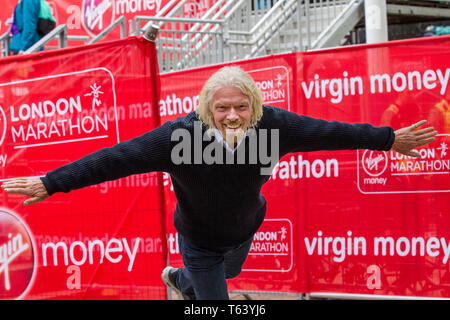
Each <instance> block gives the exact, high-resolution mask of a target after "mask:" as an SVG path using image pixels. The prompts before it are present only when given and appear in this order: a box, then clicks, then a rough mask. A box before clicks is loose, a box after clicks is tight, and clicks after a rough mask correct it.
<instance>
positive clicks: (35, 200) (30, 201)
mask: <svg viewBox="0 0 450 320" xmlns="http://www.w3.org/2000/svg"><path fill="white" fill-rule="evenodd" d="M42 200H43V199H42V198H39V197H34V198H30V199H27V200H25V201H24V202H23V205H24V206H29V205H32V204H35V203H38V202H40V201H42Z"/></svg>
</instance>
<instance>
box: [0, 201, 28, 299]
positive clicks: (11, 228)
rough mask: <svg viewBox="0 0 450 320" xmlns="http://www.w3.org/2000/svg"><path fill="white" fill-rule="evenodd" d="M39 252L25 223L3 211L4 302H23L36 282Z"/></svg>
mask: <svg viewBox="0 0 450 320" xmlns="http://www.w3.org/2000/svg"><path fill="white" fill-rule="evenodd" d="M35 257H36V251H35V250H34V246H33V241H32V238H31V236H30V232H29V231H28V228H27V226H26V225H25V223H24V222H23V221H22V220H21V219H20V218H19V217H18V216H17V215H15V214H13V213H11V212H9V211H7V210H5V209H0V299H20V298H22V297H23V296H24V295H25V294H26V293H27V291H28V289H29V288H30V287H31V284H32V282H33V278H34V273H35V266H36V263H35V262H36V261H35Z"/></svg>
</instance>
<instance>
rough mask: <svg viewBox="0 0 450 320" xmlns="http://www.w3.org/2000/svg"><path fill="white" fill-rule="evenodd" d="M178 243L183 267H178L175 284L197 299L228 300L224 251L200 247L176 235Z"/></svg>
mask: <svg viewBox="0 0 450 320" xmlns="http://www.w3.org/2000/svg"><path fill="white" fill-rule="evenodd" d="M178 244H179V248H180V253H181V256H182V258H183V263H184V266H185V268H184V269H180V271H179V272H178V276H177V286H178V287H179V288H180V290H181V292H183V293H184V294H186V295H192V293H194V294H195V297H196V299H199V300H228V299H229V297H228V287H227V283H226V281H225V264H224V260H225V259H224V253H225V252H221V251H220V250H219V251H218V252H215V251H212V250H208V249H204V248H200V247H198V246H196V245H194V244H193V243H190V242H189V241H186V239H185V238H184V237H183V236H181V235H178Z"/></svg>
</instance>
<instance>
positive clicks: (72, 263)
mask: <svg viewBox="0 0 450 320" xmlns="http://www.w3.org/2000/svg"><path fill="white" fill-rule="evenodd" d="M150 46H151V44H150V43H149V42H148V41H146V40H144V39H143V38H136V37H131V38H127V39H125V40H119V41H115V42H107V43H103V44H98V45H93V46H85V47H79V48H76V49H64V50H58V51H51V52H44V53H39V54H33V55H27V56H21V57H10V58H4V59H2V60H1V61H0V70H1V84H0V107H1V108H0V111H1V125H2V128H1V130H0V131H1V146H2V152H1V158H2V159H3V160H2V164H1V167H2V171H1V180H2V181H4V180H6V179H9V178H13V177H20V176H40V175H43V174H45V172H47V171H49V170H52V169H55V168H57V167H59V166H61V165H64V164H66V163H68V162H71V161H74V160H76V159H78V158H80V157H82V156H84V155H86V154H88V153H91V152H94V151H96V150H98V149H100V148H104V147H109V146H112V145H114V144H116V143H118V142H120V141H124V140H127V139H131V138H133V137H135V136H138V135H140V134H143V133H145V132H147V131H148V130H151V129H152V128H154V127H156V126H157V125H158V123H157V119H158V118H157V117H155V115H154V113H153V110H154V106H153V105H152V101H153V100H152V99H153V94H156V93H155V92H152V85H151V84H152V81H155V79H152V78H151V77H150V76H149V74H150V73H149V70H150V64H152V63H156V61H155V60H154V58H153V56H151V55H150V53H151V52H152V50H151V47H150ZM153 52H154V50H153ZM159 175H161V174H160V173H147V174H142V175H136V176H130V177H127V178H123V179H120V180H116V181H110V182H105V183H102V184H99V185H94V186H92V187H87V188H84V189H81V190H77V191H73V192H71V193H68V194H63V193H62V194H61V193H60V194H55V195H53V196H52V197H51V198H49V199H48V200H46V201H45V202H43V203H41V204H36V205H33V206H30V207H24V206H23V205H22V202H23V200H24V197H22V196H18V195H14V194H6V193H2V195H1V202H2V203H1V206H2V207H3V209H2V211H1V212H0V219H2V221H3V220H4V221H12V222H14V223H12V222H11V223H9V222H8V223H6V224H2V232H1V241H0V243H1V244H2V246H5V248H6V251H2V257H1V258H2V264H1V265H2V272H1V273H0V275H1V278H2V280H3V279H4V280H5V281H0V297H2V298H17V297H19V296H23V297H25V298H30V299H47V298H50V299H64V298H70V299H136V298H137V299H139V298H145V299H161V298H164V297H165V288H164V287H163V285H162V282H161V280H160V271H161V269H162V267H163V259H162V250H163V244H162V240H161V229H160V226H161V222H160V212H161V204H162V202H161V198H160V192H159V191H158V190H160V183H159ZM161 181H162V180H161ZM25 247H27V248H26V249H25ZM2 248H3V247H2ZM21 250H23V253H22V251H21ZM25 255H27V258H26V259H25V258H24V257H25ZM24 259H25V260H24ZM21 261H22V262H23V263H25V262H26V264H25V265H26V269H27V270H28V275H27V276H23V275H22V272H23V271H22V270H21V265H22V264H21ZM152 270H153V271H152ZM17 286H21V287H20V288H21V289H18V290H15V289H14V288H16V287H17ZM25 291H26V292H25ZM24 293H26V295H24Z"/></svg>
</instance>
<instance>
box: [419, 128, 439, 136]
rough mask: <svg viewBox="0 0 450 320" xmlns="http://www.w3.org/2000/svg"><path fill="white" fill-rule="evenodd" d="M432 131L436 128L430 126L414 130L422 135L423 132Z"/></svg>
mask: <svg viewBox="0 0 450 320" xmlns="http://www.w3.org/2000/svg"><path fill="white" fill-rule="evenodd" d="M432 131H434V128H433V127H428V128H424V129H420V130H416V131H414V134H415V135H421V134H425V133H428V132H432ZM436 133H437V131H436Z"/></svg>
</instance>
